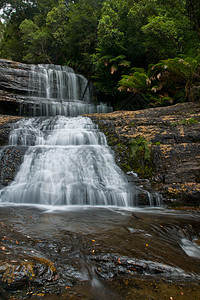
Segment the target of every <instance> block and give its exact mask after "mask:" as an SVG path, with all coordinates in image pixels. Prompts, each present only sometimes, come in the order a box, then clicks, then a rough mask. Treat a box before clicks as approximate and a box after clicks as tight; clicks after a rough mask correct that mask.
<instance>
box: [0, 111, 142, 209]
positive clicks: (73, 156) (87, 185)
mask: <svg viewBox="0 0 200 300" xmlns="http://www.w3.org/2000/svg"><path fill="white" fill-rule="evenodd" d="M10 144H11V145H31V146H30V147H29V149H28V151H27V152H26V155H25V157H24V162H23V163H22V165H21V167H20V170H19V172H18V174H17V176H16V178H15V181H14V182H13V183H12V184H11V185H10V186H8V187H6V188H4V189H3V190H2V191H1V195H0V198H1V201H2V202H14V203H37V204H43V205H44V204H45V205H116V206H123V207H128V206H135V205H136V199H137V193H136V190H135V189H134V187H132V188H131V187H130V186H129V184H128V182H127V180H126V177H125V175H124V174H123V172H122V171H121V170H120V168H119V167H118V166H117V165H116V164H115V161H114V157H113V155H112V152H111V149H110V148H109V147H108V146H107V143H106V138H105V136H104V134H103V133H101V132H99V130H98V129H97V127H96V125H95V124H94V123H93V122H92V121H91V119H89V118H86V117H76V118H69V117H68V118H67V117H64V116H57V117H55V118H52V117H50V118H48V119H44V118H32V119H28V120H21V121H19V122H18V123H17V127H16V129H15V130H14V131H13V132H12V134H11V135H10Z"/></svg>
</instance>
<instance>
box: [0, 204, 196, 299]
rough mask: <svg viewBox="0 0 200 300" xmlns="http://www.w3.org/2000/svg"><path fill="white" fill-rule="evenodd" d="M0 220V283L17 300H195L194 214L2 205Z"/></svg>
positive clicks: (145, 210)
mask: <svg viewBox="0 0 200 300" xmlns="http://www.w3.org/2000/svg"><path fill="white" fill-rule="evenodd" d="M0 220H1V222H0V227H1V242H0V244H1V246H0V248H1V252H0V259H1V265H0V273H1V282H2V286H3V288H4V291H7V292H6V293H8V294H9V295H10V296H12V295H14V298H15V299H27V298H28V299H29V298H30V299H32V298H34V297H35V298H37V297H41V296H44V298H45V299H199V297H200V290H199V278H200V266H199V259H200V237H199V221H200V216H199V214H197V213H189V212H180V211H172V210H166V209H164V208H157V209H152V208H143V209H139V208H134V209H128V210H127V209H122V208H102V207H101V208H96V207H76V208H75V207H68V208H67V207H65V208H62V207H60V206H58V207H56V206H55V207H52V206H48V207H47V206H37V205H35V206H30V205H26V206H24V205H14V206H13V205H7V206H4V205H3V206H1V209H0ZM10 220H12V221H10ZM3 269H4V273H3V275H2V270H3ZM170 297H171V298H170Z"/></svg>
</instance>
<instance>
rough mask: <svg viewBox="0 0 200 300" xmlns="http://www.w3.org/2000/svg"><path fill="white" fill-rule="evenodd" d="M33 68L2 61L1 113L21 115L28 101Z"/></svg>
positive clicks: (0, 78)
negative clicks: (23, 105) (21, 108)
mask: <svg viewBox="0 0 200 300" xmlns="http://www.w3.org/2000/svg"><path fill="white" fill-rule="evenodd" d="M30 69H31V66H30V65H26V64H22V63H17V62H13V61H9V60H5V59H0V104H1V105H0V113H3V114H12V115H19V111H20V105H22V103H24V102H25V101H26V95H28V90H29V86H28V83H29V80H28V79H29V73H30Z"/></svg>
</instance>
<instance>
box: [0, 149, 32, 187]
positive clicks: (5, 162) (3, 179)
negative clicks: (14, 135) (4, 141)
mask: <svg viewBox="0 0 200 300" xmlns="http://www.w3.org/2000/svg"><path fill="white" fill-rule="evenodd" d="M26 150H27V147H23V146H20V147H19V146H7V147H3V148H2V149H1V150H0V184H1V186H7V185H8V184H10V183H11V182H12V181H13V180H14V177H15V175H16V173H17V172H18V170H19V168H20V165H21V163H22V160H23V156H24V154H25V152H26Z"/></svg>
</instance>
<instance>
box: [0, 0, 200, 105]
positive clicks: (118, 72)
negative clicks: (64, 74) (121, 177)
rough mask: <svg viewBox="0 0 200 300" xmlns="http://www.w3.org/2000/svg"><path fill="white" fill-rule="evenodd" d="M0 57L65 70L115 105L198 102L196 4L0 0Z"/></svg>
mask: <svg viewBox="0 0 200 300" xmlns="http://www.w3.org/2000/svg"><path fill="white" fill-rule="evenodd" d="M0 9H1V13H2V22H0V57H1V58H6V59H11V60H16V61H21V62H25V63H53V64H61V65H70V66H71V67H73V68H74V69H75V71H76V72H79V73H82V74H84V75H85V76H86V77H88V78H89V79H90V80H91V81H92V82H93V83H94V84H95V85H96V87H97V89H98V91H99V92H100V93H101V94H102V95H103V96H104V97H105V98H106V99H107V100H110V101H111V102H112V104H113V105H115V107H117V108H123V106H127V107H128V105H129V104H128V103H127V104H126V101H125V100H127V99H130V101H129V102H130V103H131V105H132V106H133V107H137V106H138V107H140V106H141V107H147V106H156V105H168V104H171V103H176V102H180V101H197V100H199V98H200V91H199V90H200V79H199V78H200V56H199V49H200V2H199V0H168V1H164V0H106V1H102V0H75V1H73V0H40V1H37V0H32V1H26V0H10V1H8V0H1V1H0Z"/></svg>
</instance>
